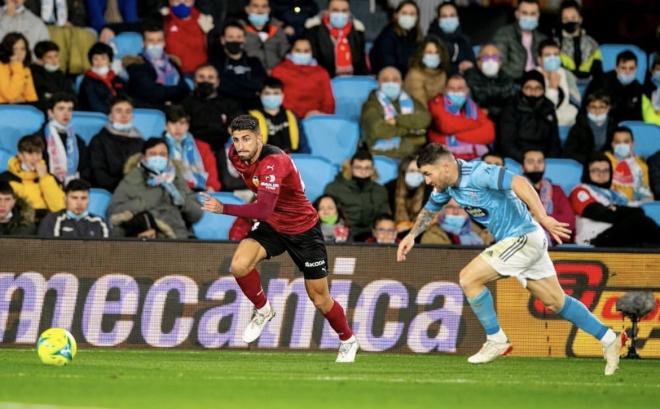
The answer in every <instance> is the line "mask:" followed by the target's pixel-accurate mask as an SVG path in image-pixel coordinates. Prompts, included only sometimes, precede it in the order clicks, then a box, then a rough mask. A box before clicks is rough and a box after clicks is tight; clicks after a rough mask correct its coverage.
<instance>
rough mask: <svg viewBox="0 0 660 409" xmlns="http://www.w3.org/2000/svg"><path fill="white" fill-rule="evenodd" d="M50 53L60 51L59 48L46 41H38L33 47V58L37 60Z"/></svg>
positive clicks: (55, 44)
mask: <svg viewBox="0 0 660 409" xmlns="http://www.w3.org/2000/svg"><path fill="white" fill-rule="evenodd" d="M51 51H57V52H59V51H60V46H58V45H57V43H55V42H53V41H50V40H46V41H39V42H38V43H37V44H36V45H35V46H34V56H35V57H37V58H38V59H42V58H43V57H44V55H46V53H49V52H51Z"/></svg>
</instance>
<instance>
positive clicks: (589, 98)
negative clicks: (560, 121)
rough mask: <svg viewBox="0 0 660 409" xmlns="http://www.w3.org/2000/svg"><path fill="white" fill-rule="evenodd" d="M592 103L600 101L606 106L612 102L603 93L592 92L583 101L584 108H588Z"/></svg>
mask: <svg viewBox="0 0 660 409" xmlns="http://www.w3.org/2000/svg"><path fill="white" fill-rule="evenodd" d="M594 101H602V102H604V103H606V104H607V105H611V104H612V100H611V99H610V96H609V95H607V94H606V93H605V92H603V91H596V92H592V93H591V94H589V95H587V97H586V98H585V99H584V106H585V107H586V106H589V104H591V103H592V102H594Z"/></svg>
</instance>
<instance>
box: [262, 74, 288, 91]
mask: <svg viewBox="0 0 660 409" xmlns="http://www.w3.org/2000/svg"><path fill="white" fill-rule="evenodd" d="M266 88H273V89H280V90H282V89H284V84H283V83H282V81H281V80H279V79H277V78H275V77H267V78H266V79H265V80H264V84H263V85H262V87H261V90H262V91H263V90H265V89H266Z"/></svg>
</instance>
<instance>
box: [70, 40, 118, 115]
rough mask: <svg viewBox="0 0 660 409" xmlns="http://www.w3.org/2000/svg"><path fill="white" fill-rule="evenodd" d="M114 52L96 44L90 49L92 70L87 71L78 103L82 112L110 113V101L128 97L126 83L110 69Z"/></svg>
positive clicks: (106, 46) (89, 58)
mask: <svg viewBox="0 0 660 409" xmlns="http://www.w3.org/2000/svg"><path fill="white" fill-rule="evenodd" d="M113 57H114V52H113V51H112V48H111V47H110V46H109V45H107V44H103V43H96V44H94V45H93V46H92V48H90V49H89V52H88V53H87V58H88V60H89V63H90V64H91V65H92V68H91V69H89V70H87V71H85V75H84V77H83V80H82V82H81V83H80V91H79V92H78V103H79V108H80V110H81V111H95V112H101V113H103V114H107V113H108V112H110V105H109V102H110V99H111V98H112V97H115V96H118V95H119V96H125V95H126V83H125V82H124V80H123V79H121V78H120V77H119V76H118V75H117V74H116V73H115V72H114V71H113V70H112V68H111V67H110V65H111V64H112V59H113Z"/></svg>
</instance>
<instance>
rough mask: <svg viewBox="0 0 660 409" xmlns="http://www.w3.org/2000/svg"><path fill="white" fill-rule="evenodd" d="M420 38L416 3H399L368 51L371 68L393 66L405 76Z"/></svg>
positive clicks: (376, 69)
mask: <svg viewBox="0 0 660 409" xmlns="http://www.w3.org/2000/svg"><path fill="white" fill-rule="evenodd" d="M421 39H422V31H421V29H420V27H419V8H418V7H417V3H415V2H414V1H411V0H406V1H403V2H401V3H399V5H398V6H397V8H396V10H395V11H394V13H393V14H392V19H391V21H390V23H389V24H388V25H386V26H385V27H384V28H383V30H382V31H381V32H380V34H378V37H377V38H376V40H375V41H374V45H373V47H372V48H371V51H370V52H369V61H370V62H371V70H372V71H373V72H380V71H381V70H382V69H383V68H385V67H395V68H397V69H398V70H399V71H400V72H401V75H403V76H405V75H406V73H407V72H408V63H409V61H410V57H412V55H413V53H414V52H415V50H416V49H417V46H418V45H419V43H420V41H421Z"/></svg>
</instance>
